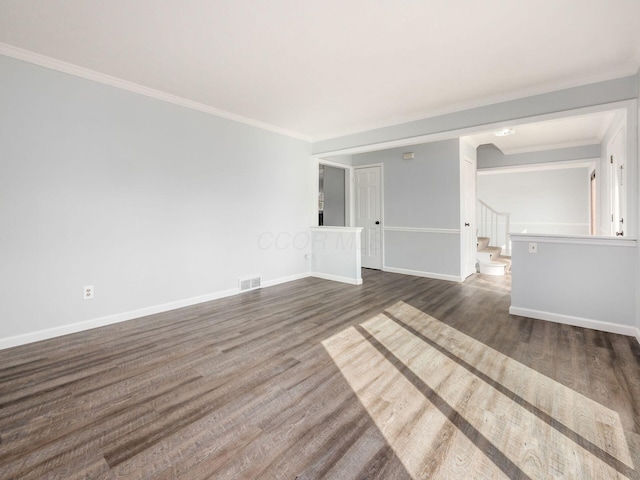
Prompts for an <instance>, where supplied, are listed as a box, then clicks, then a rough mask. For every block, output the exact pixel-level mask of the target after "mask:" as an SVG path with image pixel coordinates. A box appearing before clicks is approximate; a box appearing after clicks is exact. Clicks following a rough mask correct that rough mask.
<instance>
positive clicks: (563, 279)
mask: <svg viewBox="0 0 640 480" xmlns="http://www.w3.org/2000/svg"><path fill="white" fill-rule="evenodd" d="M511 241H512V248H513V252H512V258H513V265H512V285H511V309H510V313H512V314H515V315H522V316H526V317H531V318H540V319H543V320H552V321H556V322H560V323H568V324H570V325H576V326H580V327H586V328H594V329H598V330H604V331H609V332H615V333H622V334H625V335H635V333H636V330H635V322H636V319H635V317H636V296H637V292H638V285H637V283H636V282H637V272H636V255H637V241H636V240H634V239H624V240H623V239H616V238H606V237H584V238H575V237H561V236H543V235H512V237H511ZM531 243H535V244H536V245H537V253H529V245H530V244H531Z"/></svg>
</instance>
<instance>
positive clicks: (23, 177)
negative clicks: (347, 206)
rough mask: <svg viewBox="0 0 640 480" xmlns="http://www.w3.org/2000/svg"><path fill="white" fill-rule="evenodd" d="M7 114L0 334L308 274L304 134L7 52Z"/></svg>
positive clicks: (0, 72)
mask: <svg viewBox="0 0 640 480" xmlns="http://www.w3.org/2000/svg"><path fill="white" fill-rule="evenodd" d="M0 112H1V113H2V114H1V115H0V159H1V162H2V163H1V173H0V225H1V226H2V227H1V228H0V318H1V319H2V321H1V322H0V339H2V338H6V337H12V336H17V335H21V334H27V333H32V332H36V331H42V330H46V329H55V328H57V327H60V326H63V325H68V324H73V323H75V322H81V321H86V320H91V319H96V318H99V317H104V316H109V315H115V314H121V313H123V312H129V311H133V310H136V309H141V308H144V307H149V306H155V305H160V304H166V303H169V302H174V301H179V300H183V299H188V298H192V297H198V296H202V295H207V294H210V293H212V292H220V291H227V290H230V289H234V288H236V287H237V284H238V283H237V282H238V277H241V276H245V275H250V274H262V276H263V280H264V281H272V280H277V279H281V278H285V277H288V276H292V275H299V274H304V273H306V272H308V271H309V264H308V262H307V261H306V260H305V259H304V254H305V253H306V252H307V251H310V246H308V245H306V244H305V243H304V242H301V241H298V242H297V244H294V242H292V241H291V239H292V238H293V237H294V236H295V235H296V234H299V233H300V232H301V235H302V236H299V239H302V240H304V235H306V238H307V243H308V233H309V232H308V227H309V210H308V205H309V195H310V193H309V186H308V182H306V179H307V176H308V158H309V157H308V156H309V153H310V145H309V144H308V143H306V142H303V141H300V140H295V139H292V138H289V137H285V136H281V135H278V134H274V133H270V132H266V131H264V130H260V129H257V128H254V127H249V126H246V125H243V124H239V123H236V122H232V121H228V120H225V119H221V118H217V117H214V116H211V115H207V114H204V113H200V112H196V111H193V110H188V109H185V108H182V107H179V106H175V105H172V104H168V103H164V102H160V101H157V100H153V99H150V98H147V97H144V96H141V95H136V94H133V93H129V92H126V91H123V90H119V89H116V88H113V87H109V86H106V85H102V84H98V83H94V82H91V81H88V80H84V79H80V78H77V77H74V76H70V75H66V74H63V73H59V72H56V71H52V70H48V69H45V68H41V67H38V66H34V65H32V64H28V63H25V62H21V61H18V60H14V59H10V58H7V57H3V56H0ZM301 180H302V181H301ZM278 235H280V236H279V237H278ZM276 239H278V240H279V241H278V242H276V241H275V240H276ZM303 250H304V251H303ZM85 285H94V286H95V298H94V299H93V300H83V298H82V289H83V286H85Z"/></svg>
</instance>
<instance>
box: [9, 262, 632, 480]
mask: <svg viewBox="0 0 640 480" xmlns="http://www.w3.org/2000/svg"><path fill="white" fill-rule="evenodd" d="M501 282H502V283H501ZM508 292H509V284H508V279H507V280H504V279H503V280H496V279H492V278H491V277H483V276H476V277H474V278H473V279H470V280H468V281H467V282H465V283H464V284H456V283H450V282H444V281H437V280H430V279H425V278H418V277H411V276H403V275H397V274H390V273H382V272H376V271H366V272H365V275H364V285H362V286H349V285H344V284H339V283H334V282H330V281H325V280H319V279H313V278H308V279H304V280H299V281H296V282H292V283H288V284H283V285H279V286H276V287H271V288H266V289H263V290H258V291H253V292H248V293H245V294H242V295H238V296H235V297H230V298H227V299H223V300H219V301H215V302H210V303H206V304H200V305H197V306H194V307H189V308H184V309H181V310H176V311H173V312H167V313H164V314H160V315H154V316H150V317H146V318H141V319H137V320H132V321H129V322H124V323H121V324H116V325H111V326H108V327H104V328H100V329H95V330H91V331H86V332H82V333H78V334H74V335H68V336H66V337H60V338H56V339H52V340H48V341H43V342H39V343H35V344H31V345H25V346H21V347H16V348H12V349H7V350H4V351H0V478H2V479H5V480H6V479H13V478H34V479H35V478H38V479H40V478H47V479H49V478H60V479H74V478H99V479H115V478H119V479H120V478H132V479H133V478H135V479H140V478H155V479H192V478H194V479H195V478H216V479H226V478H237V479H270V478H282V479H292V480H293V479H311V478H336V479H351V478H363V479H364V478H380V479H405V478H406V479H408V478H442V479H470V478H509V479H514V478H590V479H599V478H602V479H609V478H639V476H638V468H639V467H640V453H639V452H640V368H639V367H640V347H639V345H638V343H637V341H636V340H635V339H634V338H630V337H625V336H621V335H614V334H608V333H603V332H599V331H594V330H586V329H581V328H575V327H570V326H565V325H558V324H554V323H549V322H543V321H538V320H531V319H527V318H522V317H514V316H510V315H509V314H508V308H509V303H510V297H509V293H508Z"/></svg>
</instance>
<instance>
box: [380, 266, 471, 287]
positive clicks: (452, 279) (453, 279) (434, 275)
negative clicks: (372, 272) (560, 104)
mask: <svg viewBox="0 0 640 480" xmlns="http://www.w3.org/2000/svg"><path fill="white" fill-rule="evenodd" d="M382 271H383V272H390V273H401V274H403V275H413V276H414V277H424V278H433V279H435V280H446V281H448V282H458V283H460V282H462V281H463V280H464V279H463V278H462V277H459V276H456V275H445V274H443V273H432V272H422V271H420V270H407V269H406V268H395V267H387V266H384V267H382Z"/></svg>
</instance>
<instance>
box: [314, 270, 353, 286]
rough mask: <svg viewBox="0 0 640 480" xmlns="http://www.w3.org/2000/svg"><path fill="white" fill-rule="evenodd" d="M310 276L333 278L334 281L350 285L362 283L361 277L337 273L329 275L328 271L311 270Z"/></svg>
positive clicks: (325, 278)
mask: <svg viewBox="0 0 640 480" xmlns="http://www.w3.org/2000/svg"><path fill="white" fill-rule="evenodd" d="M310 276H312V277H316V278H322V279H324V280H333V281H334V282H342V283H348V284H350V285H362V277H360V278H350V277H342V276H339V275H330V274H328V273H319V272H311V273H310Z"/></svg>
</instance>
